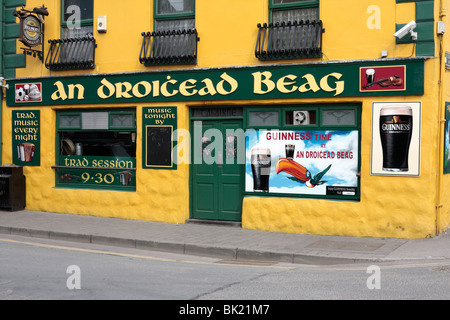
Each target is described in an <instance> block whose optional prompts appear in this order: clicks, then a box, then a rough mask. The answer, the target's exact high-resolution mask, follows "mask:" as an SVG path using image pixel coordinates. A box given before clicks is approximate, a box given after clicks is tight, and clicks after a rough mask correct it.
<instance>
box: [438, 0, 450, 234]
mask: <svg viewBox="0 0 450 320" xmlns="http://www.w3.org/2000/svg"><path fill="white" fill-rule="evenodd" d="M439 5H440V6H441V7H440V8H439V11H438V13H439V15H441V20H442V21H444V22H445V24H446V27H447V32H446V33H445V34H444V35H443V36H442V38H441V39H440V45H442V51H443V52H445V51H447V52H450V36H449V35H448V27H449V26H450V12H449V9H450V2H449V1H448V0H440V1H439ZM441 8H442V10H441ZM442 77H443V92H442V101H441V112H442V113H441V115H440V120H441V121H440V126H441V130H442V131H441V132H442V136H441V145H443V144H444V140H443V139H444V129H445V126H444V123H445V122H444V120H445V102H450V90H448V88H449V87H450V68H445V66H442ZM442 151H443V150H442ZM440 166H441V168H442V166H443V163H442V162H441V163H440ZM439 182H440V193H439V197H440V201H439V205H440V208H439V211H438V215H437V225H438V229H439V230H438V231H439V232H442V231H444V230H446V229H447V228H449V227H450V197H449V196H448V195H449V193H450V173H448V174H444V175H443V176H442V179H441V180H440V181H439Z"/></svg>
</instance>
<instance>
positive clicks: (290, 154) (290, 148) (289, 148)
mask: <svg viewBox="0 0 450 320" xmlns="http://www.w3.org/2000/svg"><path fill="white" fill-rule="evenodd" d="M284 148H285V152H286V158H287V159H293V158H294V151H295V144H292V143H288V144H286V145H285V146H284Z"/></svg>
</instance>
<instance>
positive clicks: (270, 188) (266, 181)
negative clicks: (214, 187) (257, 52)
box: [245, 104, 361, 201]
mask: <svg viewBox="0 0 450 320" xmlns="http://www.w3.org/2000/svg"><path fill="white" fill-rule="evenodd" d="M246 129H247V130H246V146H245V148H246V163H245V171H246V175H245V192H246V194H249V195H254V194H255V193H257V195H258V196H291V197H308V198H325V199H337V200H351V201H355V200H356V201H358V200H359V195H360V181H359V172H360V167H361V164H360V156H359V155H360V150H361V145H360V136H361V106H360V105H352V104H345V105H344V104H342V105H340V104H335V105H297V106H282V107H278V108H276V109H275V108H274V107H270V108H267V107H259V108H258V107H251V108H247V117H246Z"/></svg>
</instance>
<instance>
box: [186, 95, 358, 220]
mask: <svg viewBox="0 0 450 320" xmlns="http://www.w3.org/2000/svg"><path fill="white" fill-rule="evenodd" d="M217 107H221V106H217ZM233 107H238V106H236V105H235V106H233ZM239 107H242V108H243V109H244V110H243V111H244V112H243V116H244V119H243V129H244V130H247V129H255V130H258V129H268V130H273V129H279V130H327V129H330V130H333V131H340V130H342V131H349V130H353V131H358V171H359V172H361V149H362V148H361V131H362V128H361V124H362V122H361V117H362V105H361V104H358V103H324V104H295V105H294V104H288V105H276V106H274V105H271V106H264V105H251V106H239ZM200 108H207V107H200ZM193 109H194V108H189V119H190V121H189V131H190V132H191V133H192V132H193V127H194V126H193V122H194V121H201V120H213V119H211V118H203V119H201V118H195V119H194V118H193V117H192V115H193V111H192V110H193ZM330 109H347V110H348V109H352V110H355V125H343V126H335V125H322V119H321V111H322V110H330ZM259 110H261V111H279V112H280V117H279V123H280V124H279V126H278V127H276V126H271V127H268V126H266V127H263V126H249V124H248V121H249V119H248V117H249V116H248V114H249V112H250V111H259ZM293 110H314V111H316V124H312V125H304V126H303V125H302V126H298V125H297V126H296V125H286V122H285V113H286V111H293ZM215 119H216V120H224V121H225V120H228V119H229V118H226V117H223V118H215ZM193 157H194V156H193V153H191V157H190V160H191V165H190V171H189V172H190V175H189V190H190V192H189V212H190V217H191V218H192V211H193V201H194V199H193V192H192V190H193V189H192V188H193V164H192V163H193V160H194V158H193ZM242 176H243V177H242V185H243V186H245V171H244V172H243V175H242ZM249 196H251V197H271V198H293V199H325V200H338V201H347V202H359V201H360V199H361V178H360V177H359V178H358V184H357V187H356V194H355V195H354V196H339V195H304V194H285V193H264V192H261V193H255V192H247V191H245V188H244V189H243V197H249Z"/></svg>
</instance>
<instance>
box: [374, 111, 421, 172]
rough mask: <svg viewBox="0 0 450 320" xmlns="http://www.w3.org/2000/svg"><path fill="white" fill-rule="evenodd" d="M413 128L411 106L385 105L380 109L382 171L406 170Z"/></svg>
mask: <svg viewBox="0 0 450 320" xmlns="http://www.w3.org/2000/svg"><path fill="white" fill-rule="evenodd" d="M412 130H413V115H412V108H411V107H409V106H406V105H392V106H385V107H383V108H381V110H380V139H381V147H382V150H383V170H384V171H395V172H400V171H408V156H409V146H410V143H411V136H412Z"/></svg>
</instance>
